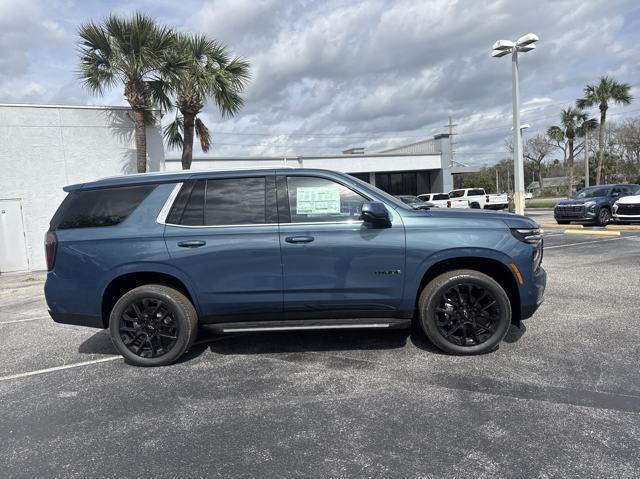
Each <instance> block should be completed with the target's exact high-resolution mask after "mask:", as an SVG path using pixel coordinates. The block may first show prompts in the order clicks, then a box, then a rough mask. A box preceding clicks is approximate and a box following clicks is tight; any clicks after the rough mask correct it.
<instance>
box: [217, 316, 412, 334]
mask: <svg viewBox="0 0 640 479" xmlns="http://www.w3.org/2000/svg"><path fill="white" fill-rule="evenodd" d="M206 326H207V329H212V330H214V331H216V332H219V333H240V332H257V331H304V330H314V329H372V328H373V329H401V328H409V327H411V320H410V319H389V318H385V319H342V320H339V319H330V320H317V319H301V320H287V321H251V322H246V323H243V322H237V323H217V324H216V323H209V324H207V325H206Z"/></svg>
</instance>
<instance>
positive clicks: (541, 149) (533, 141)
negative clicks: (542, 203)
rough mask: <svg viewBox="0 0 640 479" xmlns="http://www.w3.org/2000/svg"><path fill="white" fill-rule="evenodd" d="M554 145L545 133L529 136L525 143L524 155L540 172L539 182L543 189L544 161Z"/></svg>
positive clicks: (535, 169)
mask: <svg viewBox="0 0 640 479" xmlns="http://www.w3.org/2000/svg"><path fill="white" fill-rule="evenodd" d="M553 148H554V145H552V144H551V142H550V141H549V139H548V138H547V137H546V136H544V135H536V136H534V137H533V138H529V139H528V140H527V141H526V143H525V144H524V153H523V155H524V157H525V158H526V159H527V160H529V161H531V163H533V165H534V171H536V172H537V173H538V182H539V183H540V189H541V190H542V188H543V186H542V163H543V162H544V160H545V159H546V158H547V156H549V155H550V154H551V152H552V151H553Z"/></svg>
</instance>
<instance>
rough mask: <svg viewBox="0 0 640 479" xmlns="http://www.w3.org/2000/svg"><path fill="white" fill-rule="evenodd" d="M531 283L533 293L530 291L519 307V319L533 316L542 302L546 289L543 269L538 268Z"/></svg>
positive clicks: (545, 277)
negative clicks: (533, 287) (533, 289)
mask: <svg viewBox="0 0 640 479" xmlns="http://www.w3.org/2000/svg"><path fill="white" fill-rule="evenodd" d="M533 283H534V286H535V291H532V294H531V295H530V296H529V297H527V298H523V301H522V304H521V306H520V311H521V319H527V318H530V317H531V316H533V314H534V313H535V312H536V311H537V310H538V308H539V307H540V305H541V304H542V302H543V301H544V291H545V289H546V287H547V272H546V271H545V270H544V268H543V267H540V268H538V270H537V271H536V272H535V273H534V275H533Z"/></svg>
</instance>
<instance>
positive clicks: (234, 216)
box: [204, 177, 267, 226]
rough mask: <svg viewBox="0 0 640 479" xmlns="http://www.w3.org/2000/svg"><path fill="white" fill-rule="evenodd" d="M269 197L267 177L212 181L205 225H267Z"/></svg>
mask: <svg viewBox="0 0 640 479" xmlns="http://www.w3.org/2000/svg"><path fill="white" fill-rule="evenodd" d="M266 193H267V188H266V179H265V178H264V177H258V178H228V179H220V180H208V181H207V200H206V207H205V214H204V220H205V221H204V224H205V225H207V226H217V225H250V224H263V223H266V216H267V214H266V205H267V201H266Z"/></svg>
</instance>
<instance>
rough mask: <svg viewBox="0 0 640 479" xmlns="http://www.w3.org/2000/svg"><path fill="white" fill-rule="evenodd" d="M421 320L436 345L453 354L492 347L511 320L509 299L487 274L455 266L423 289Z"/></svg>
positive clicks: (481, 351)
mask: <svg viewBox="0 0 640 479" xmlns="http://www.w3.org/2000/svg"><path fill="white" fill-rule="evenodd" d="M418 307H419V313H420V323H421V325H422V328H423V330H424V332H425V333H426V335H427V337H428V338H429V339H430V340H431V342H433V344H435V345H436V346H437V347H438V348H440V349H442V350H443V351H446V352H448V353H452V354H460V355H464V354H481V353H485V352H488V351H491V350H493V349H495V348H496V347H497V346H498V344H499V343H500V341H502V339H503V338H504V337H505V335H506V334H507V331H508V330H509V326H510V324H511V303H510V301H509V297H508V296H507V293H506V292H505V291H504V289H503V288H502V286H500V284H498V283H497V282H496V281H495V280H494V279H492V278H491V277H489V276H487V275H486V274H483V273H480V272H478V271H474V270H456V271H449V272H447V273H444V274H441V275H440V276H438V277H437V278H435V279H434V280H432V281H431V282H430V283H429V284H427V286H426V287H425V288H424V289H423V291H422V293H421V295H420V299H419V302H418Z"/></svg>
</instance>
